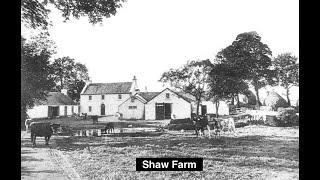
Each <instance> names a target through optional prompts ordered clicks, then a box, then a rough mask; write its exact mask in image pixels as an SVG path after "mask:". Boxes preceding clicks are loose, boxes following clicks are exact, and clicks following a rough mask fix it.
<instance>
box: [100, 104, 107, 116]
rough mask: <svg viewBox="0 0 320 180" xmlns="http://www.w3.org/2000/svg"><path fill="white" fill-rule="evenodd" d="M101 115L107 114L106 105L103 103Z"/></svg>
mask: <svg viewBox="0 0 320 180" xmlns="http://www.w3.org/2000/svg"><path fill="white" fill-rule="evenodd" d="M101 115H106V107H105V105H104V104H101Z"/></svg>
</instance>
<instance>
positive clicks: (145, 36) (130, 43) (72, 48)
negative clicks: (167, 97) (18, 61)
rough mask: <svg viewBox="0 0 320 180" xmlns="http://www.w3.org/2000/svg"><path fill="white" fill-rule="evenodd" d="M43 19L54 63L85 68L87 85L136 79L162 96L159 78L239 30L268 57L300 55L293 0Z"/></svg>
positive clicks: (210, 52) (155, 4)
mask: <svg viewBox="0 0 320 180" xmlns="http://www.w3.org/2000/svg"><path fill="white" fill-rule="evenodd" d="M49 17H50V20H51V21H52V24H53V26H52V27H50V28H49V32H50V36H51V38H52V39H53V40H54V41H55V43H56V45H57V54H56V55H54V58H58V57H63V56H69V57H72V58H74V59H75V61H77V62H81V63H83V64H85V65H86V66H87V68H88V70H89V76H90V78H91V80H92V82H100V83H107V82H128V81H132V78H133V76H134V75H135V76H136V77H137V81H138V86H139V88H140V90H141V91H144V89H145V86H147V89H148V91H161V90H162V89H163V86H162V83H160V82H158V80H159V79H160V77H161V75H162V73H163V72H165V71H168V70H169V69H170V68H178V67H179V66H181V65H183V64H185V63H186V62H187V61H188V60H204V59H210V60H213V59H214V57H215V55H216V54H217V53H218V52H219V51H220V50H221V49H223V48H225V47H227V46H228V45H230V44H231V43H232V41H234V40H235V38H236V36H237V35H238V34H240V33H243V32H249V31H256V32H257V33H258V34H259V35H260V36H261V41H262V42H263V43H265V44H267V45H268V46H269V48H270V49H271V50H272V54H273V56H274V57H275V56H277V55H278V54H280V53H284V52H290V53H292V54H293V55H295V56H297V57H299V1H298V0H241V1H239V0H197V1H194V0H127V2H125V3H124V4H123V7H122V8H120V9H118V13H117V14H116V15H115V16H112V17H110V18H108V19H105V20H104V21H103V24H102V25H100V24H97V25H92V24H89V23H88V19H87V18H86V17H82V18H80V19H79V20H76V19H71V20H69V21H67V22H65V23H64V22H63V18H62V17H61V14H60V13H59V12H58V11H57V10H55V9H52V12H51V14H50V16H49ZM22 31H23V32H22V33H25V32H27V31H28V30H24V29H23V28H22Z"/></svg>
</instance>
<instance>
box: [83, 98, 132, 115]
mask: <svg viewBox="0 0 320 180" xmlns="http://www.w3.org/2000/svg"><path fill="white" fill-rule="evenodd" d="M121 95H122V98H121V99H118V94H105V95H104V100H103V99H102V98H101V95H91V96H92V100H89V95H81V96H80V109H81V110H80V113H87V114H88V115H101V104H104V105H105V114H106V115H115V114H116V112H118V106H119V105H120V104H121V103H123V102H124V101H125V100H127V99H128V98H129V97H130V94H121ZM89 106H91V107H92V111H91V112H89Z"/></svg>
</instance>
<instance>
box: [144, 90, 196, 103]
mask: <svg viewBox="0 0 320 180" xmlns="http://www.w3.org/2000/svg"><path fill="white" fill-rule="evenodd" d="M167 89H168V90H169V91H171V92H173V93H175V94H176V95H178V96H179V97H181V98H182V99H184V100H185V101H187V102H189V103H191V102H192V101H193V100H192V99H191V98H189V97H187V95H184V93H181V94H179V92H176V91H173V90H171V89H169V88H165V89H164V90H162V91H161V92H157V93H155V94H154V96H152V97H150V98H149V99H148V102H149V101H151V100H152V99H153V98H155V97H156V96H158V95H159V94H161V93H162V92H163V91H165V90H167Z"/></svg>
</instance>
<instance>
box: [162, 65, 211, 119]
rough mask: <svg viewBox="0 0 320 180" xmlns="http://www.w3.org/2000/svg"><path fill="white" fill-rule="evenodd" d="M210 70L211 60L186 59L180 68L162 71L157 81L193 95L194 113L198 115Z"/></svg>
mask: <svg viewBox="0 0 320 180" xmlns="http://www.w3.org/2000/svg"><path fill="white" fill-rule="evenodd" d="M210 70H211V62H210V61H209V60H208V59H207V60H202V61H188V62H187V64H185V65H183V66H182V67H181V68H178V69H170V70H169V71H167V72H164V73H163V74H162V76H161V78H160V80H159V81H160V82H163V83H168V84H170V86H171V87H174V88H175V89H177V90H179V91H182V92H184V93H189V94H191V95H193V96H194V97H195V99H196V103H197V109H196V114H197V115H199V107H200V104H201V99H203V98H205V96H206V93H205V92H206V90H207V89H208V85H207V81H208V74H209V72H210Z"/></svg>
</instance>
